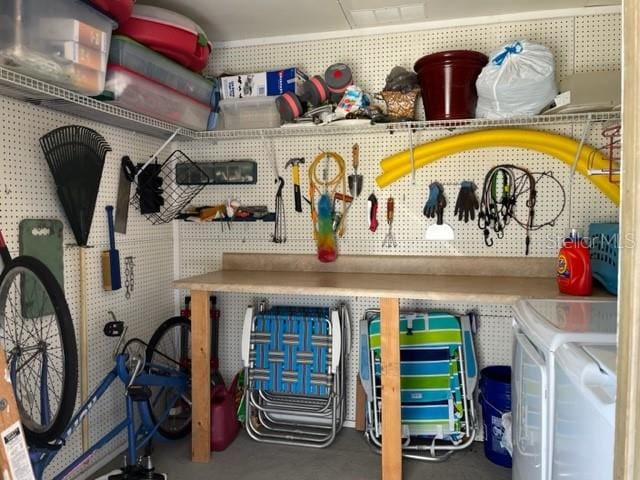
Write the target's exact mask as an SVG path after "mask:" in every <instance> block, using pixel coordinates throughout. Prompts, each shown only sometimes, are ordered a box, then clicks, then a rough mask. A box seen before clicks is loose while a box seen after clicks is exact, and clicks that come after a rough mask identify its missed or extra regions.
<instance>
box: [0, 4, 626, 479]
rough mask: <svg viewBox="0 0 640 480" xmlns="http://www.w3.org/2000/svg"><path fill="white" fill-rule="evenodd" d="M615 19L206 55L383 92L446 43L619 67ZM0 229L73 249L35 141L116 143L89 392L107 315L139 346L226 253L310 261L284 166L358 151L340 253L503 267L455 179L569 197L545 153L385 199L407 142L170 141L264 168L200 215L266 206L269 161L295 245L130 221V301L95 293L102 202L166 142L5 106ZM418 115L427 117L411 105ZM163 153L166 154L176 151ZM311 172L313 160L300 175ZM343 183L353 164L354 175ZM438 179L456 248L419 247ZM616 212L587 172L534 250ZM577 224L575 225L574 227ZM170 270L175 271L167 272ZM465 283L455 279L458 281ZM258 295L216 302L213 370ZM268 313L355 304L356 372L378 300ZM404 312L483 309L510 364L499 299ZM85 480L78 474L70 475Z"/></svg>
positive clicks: (114, 395)
mask: <svg viewBox="0 0 640 480" xmlns="http://www.w3.org/2000/svg"><path fill="white" fill-rule="evenodd" d="M620 23H621V22H620V15H616V14H611V15H598V16H585V17H575V18H557V19H548V20H540V21H523V22H517V23H509V24H493V25H478V26H470V27H465V28H459V29H454V28H450V29H440V30H429V31H423V32H412V33H397V34H387V35H378V36H370V37H360V38H353V39H348V38H343V39H329V40H324V41H320V40H317V41H305V42H299V43H293V44H279V45H266V46H247V47H238V48H226V49H216V50H214V52H213V54H212V61H211V62H210V72H209V73H221V72H256V71H261V70H265V69H272V68H274V67H276V68H277V67H281V66H288V65H296V66H298V67H300V68H301V69H303V70H304V71H305V72H307V73H309V74H321V73H322V72H324V70H325V69H326V67H327V66H328V65H330V64H332V63H335V62H345V63H348V64H349V65H350V66H351V67H352V70H353V74H354V78H355V80H356V83H357V84H358V85H360V86H361V87H362V88H364V89H365V90H367V91H370V92H376V91H379V90H380V89H381V88H382V86H383V84H384V78H385V76H386V75H387V73H388V72H389V71H390V70H391V68H392V67H394V66H395V65H402V66H405V67H411V66H412V65H413V63H414V62H415V60H416V59H418V58H419V57H421V56H422V55H425V54H428V53H431V52H436V51H439V50H444V49H451V48H470V49H475V50H479V51H483V52H485V53H488V52H490V51H491V50H492V49H494V48H496V47H497V46H498V45H500V44H502V43H504V42H507V41H511V40H514V39H518V38H528V39H529V40H532V41H537V42H541V43H544V44H545V45H547V46H549V47H550V48H551V50H552V51H553V52H554V54H555V57H556V64H557V73H558V77H562V76H565V75H567V74H570V73H573V72H586V71H594V70H607V69H619V68H620V45H621V26H620ZM0 115H1V117H2V119H3V125H2V127H3V128H2V129H0V179H1V182H2V184H1V185H0V198H1V200H2V201H1V202H0V225H1V226H2V229H3V232H4V234H5V237H6V239H7V242H8V244H9V247H10V249H11V251H12V252H13V253H14V254H15V253H16V252H17V251H18V225H19V222H20V221H21V220H23V219H25V218H57V219H62V220H63V221H64V225H65V243H66V244H74V240H73V236H72V234H71V230H70V227H69V224H68V222H67V220H66V218H65V215H64V213H63V211H62V209H61V207H60V205H59V202H58V198H57V195H56V192H55V187H54V183H53V180H52V178H51V175H50V172H49V170H48V167H47V165H46V162H45V160H44V157H43V155H42V153H41V151H40V147H39V144H38V139H39V138H40V136H42V135H43V134H45V133H46V132H48V131H50V130H52V129H54V128H56V127H59V126H62V125H67V124H72V123H74V124H80V125H86V126H88V127H90V128H94V129H96V130H97V131H98V132H100V133H101V134H102V135H103V136H104V137H105V138H106V140H107V141H108V142H109V144H110V145H111V146H112V148H113V152H111V153H109V154H108V156H107V161H106V164H105V169H104V173H103V177H102V183H101V189H100V194H99V197H98V202H97V206H96V212H95V216H94V221H93V227H92V231H91V236H90V239H89V243H90V245H91V246H93V248H92V249H90V250H89V251H88V252H87V258H88V267H87V278H88V279H89V286H88V299H87V300H88V306H89V319H90V320H89V328H88V334H89V348H90V351H89V359H90V364H89V380H90V389H92V388H94V387H95V386H96V385H97V384H98V382H99V380H100V379H101V378H102V377H103V375H104V374H105V373H106V372H107V371H108V370H109V369H110V368H111V367H112V356H111V354H112V348H113V346H114V345H113V342H115V340H113V339H108V338H106V337H104V335H103V333H102V327H103V325H104V323H105V321H107V320H108V316H107V312H108V311H109V310H112V311H114V312H115V314H116V316H117V317H118V318H119V319H123V320H125V321H126V322H127V324H128V325H129V337H130V338H131V337H134V336H138V337H140V338H142V339H148V338H149V337H150V335H151V333H152V332H153V331H154V330H155V328H156V327H157V326H158V325H159V324H160V323H161V322H162V321H163V320H164V319H166V318H168V317H169V316H171V315H172V314H173V313H174V311H175V310H174V309H175V307H176V305H175V304H174V295H173V290H172V288H171V281H172V280H173V278H175V277H184V276H188V275H194V274H199V273H203V272H206V271H210V270H215V269H217V268H219V267H220V266H221V258H222V257H221V256H222V252H224V251H229V252H230V251H235V252H258V253H265V254H266V253H314V252H315V245H314V243H313V240H312V227H311V221H310V218H309V212H308V209H306V207H305V212H304V213H296V212H295V211H294V209H293V193H292V186H291V183H290V175H291V174H290V171H288V170H285V168H284V165H285V163H286V161H287V160H288V159H289V158H291V157H294V156H296V157H298V156H303V157H305V158H306V159H307V162H308V163H309V162H310V161H311V160H312V159H313V158H314V157H315V156H316V155H317V154H318V153H319V152H320V151H322V150H331V151H336V152H338V153H340V154H341V155H342V156H343V157H344V158H345V160H346V161H347V164H349V161H350V152H351V146H352V145H353V144H354V143H358V144H359V145H360V150H361V168H360V173H361V174H362V175H363V176H364V179H365V180H364V190H363V193H362V195H361V196H360V197H359V198H358V199H357V200H356V201H355V202H354V204H353V206H352V207H351V210H350V212H349V214H348V228H347V233H346V235H345V237H344V238H343V239H341V240H340V241H339V250H340V253H341V254H387V255H412V254H413V255H416V254H417V255H489V256H498V257H501V256H502V257H507V256H514V255H515V256H519V255H522V253H523V249H524V233H523V231H522V230H520V229H519V228H517V227H516V226H515V225H511V226H510V227H508V229H507V231H506V233H505V238H504V239H503V240H500V241H496V245H495V246H494V247H493V248H491V249H489V248H486V247H485V246H484V243H483V239H482V234H481V232H480V230H479V229H478V228H477V227H476V226H475V224H471V223H470V224H467V225H465V224H462V223H459V222H458V221H457V220H454V219H453V204H454V203H455V197H456V195H457V189H458V187H457V185H458V184H459V182H460V181H461V180H463V179H465V180H474V181H475V182H476V183H477V184H480V183H481V181H482V179H483V177H484V173H485V172H486V171H487V170H488V169H489V168H490V167H491V166H493V165H495V164H497V163H503V162H510V163H515V164H518V165H522V166H525V167H527V168H529V169H531V170H532V171H536V172H545V171H553V173H554V175H555V176H556V178H558V179H560V180H561V181H563V183H564V185H565V190H566V181H567V179H568V173H569V169H568V167H567V166H565V165H562V164H560V163H558V162H557V161H555V160H552V159H549V158H548V157H545V156H544V155H542V154H539V153H535V152H528V151H523V150H513V149H500V148H498V149H487V150H482V151H475V152H467V153H462V154H459V155H455V156H451V157H448V158H446V159H443V160H441V161H439V162H437V163H435V164H433V165H430V166H428V167H425V168H422V169H420V170H418V171H417V174H416V180H415V184H413V183H412V182H411V179H410V178H408V177H407V178H405V179H403V180H401V181H398V182H396V183H394V184H393V185H391V186H389V187H388V188H386V189H384V190H380V189H377V188H374V182H373V180H374V178H375V176H376V175H377V174H378V173H379V167H378V161H379V160H380V159H381V158H383V157H385V156H387V155H389V154H392V153H395V152H397V151H400V150H404V149H406V148H407V147H408V146H409V138H408V137H407V135H403V134H394V135H390V134H375V135H370V134H359V135H353V136H338V137H331V136H325V137H309V138H304V137H291V138H287V137H280V138H277V139H265V140H260V141H256V140H250V141H247V140H241V141H221V142H219V143H214V142H211V141H198V142H174V145H173V147H175V148H180V149H182V150H183V151H184V152H185V153H186V154H187V155H189V156H190V157H191V158H192V159H193V160H195V161H211V160H231V159H240V158H252V159H255V160H256V161H257V162H258V164H259V166H258V175H259V179H258V183H257V184H256V185H255V186H235V187H232V188H231V187H229V188H223V187H207V188H206V189H205V190H204V191H203V193H202V194H200V196H199V197H198V198H197V199H196V201H195V203H196V204H199V205H205V204H217V203H220V202H223V201H225V200H226V199H230V198H237V199H238V200H240V201H241V202H242V203H244V204H266V205H268V206H269V208H270V209H273V208H274V196H275V192H276V186H275V185H274V177H275V172H274V168H273V167H272V161H271V158H272V155H271V151H273V152H274V156H275V163H276V165H277V169H278V170H279V172H280V174H281V175H282V176H283V177H285V179H286V180H287V185H286V188H285V192H284V203H285V208H286V223H287V228H288V240H287V243H284V244H274V243H272V242H271V241H270V237H271V233H272V231H273V224H271V223H264V224H263V223H256V224H240V223H236V224H233V225H232V228H231V230H230V231H224V232H223V231H222V226H221V224H207V225H196V224H187V223H182V222H176V223H174V225H173V227H172V226H170V225H165V226H152V225H151V224H149V223H148V222H147V221H146V220H145V219H143V218H142V217H140V216H139V215H138V214H137V213H136V212H135V211H133V210H132V211H131V212H130V216H129V225H128V231H127V235H126V236H121V235H117V242H118V248H119V250H120V254H121V257H122V258H124V257H126V256H134V257H135V263H136V267H135V285H136V288H135V290H134V292H133V295H132V298H131V300H129V301H127V300H126V299H125V297H124V289H123V290H120V291H117V292H104V291H103V290H102V286H101V274H100V252H101V251H102V250H103V249H106V248H107V243H108V236H107V227H106V219H105V214H104V206H105V205H107V204H113V203H115V198H116V188H117V180H118V168H119V165H120V158H121V157H122V156H123V155H125V154H126V155H129V156H131V158H132V159H133V160H134V161H142V160H144V159H146V158H148V157H149V156H150V155H151V154H152V153H153V152H154V151H155V150H156V149H157V148H158V147H159V146H160V144H161V141H160V140H157V139H153V138H150V137H146V136H143V135H137V134H135V133H132V132H129V131H125V130H120V129H117V128H113V127H107V126H105V125H102V124H99V123H94V122H89V121H85V120H80V119H78V118H75V117H71V116H68V115H64V114H61V113H56V112H53V111H50V110H46V109H42V108H39V107H36V106H32V105H27V104H24V103H21V102H18V101H14V100H11V99H8V98H3V97H0ZM418 115H419V117H423V112H422V107H421V106H419V107H418ZM582 128H583V125H571V124H567V125H561V126H557V127H553V128H550V130H552V131H555V132H559V133H563V134H566V135H571V136H573V137H576V138H577V137H579V136H580V135H581V133H582ZM598 128H599V127H598V126H597V125H594V126H593V127H592V129H591V132H590V134H589V137H588V142H589V143H591V144H592V145H596V146H597V145H600V144H601V143H602V139H601V138H599V133H598ZM450 134H452V132H445V131H443V132H433V131H425V132H418V133H416V134H415V136H414V143H415V144H419V143H423V142H427V141H430V140H433V139H436V138H440V137H443V136H445V135H450ZM170 150H171V149H169V150H168V151H170ZM308 163H307V165H308ZM347 170H348V171H347V173H350V170H351V169H350V168H348V169H347ZM434 180H439V181H440V182H441V183H443V184H444V186H445V191H446V195H447V197H448V201H449V208H447V210H446V212H445V221H446V222H448V223H449V224H451V225H452V226H453V227H454V230H455V232H456V238H455V240H454V241H452V242H448V243H428V242H425V241H424V240H422V235H423V232H424V228H425V227H426V226H427V221H426V219H425V218H424V217H423V216H422V215H421V211H422V205H423V203H424V199H425V195H426V191H427V188H428V185H429V183H431V182H432V181H434ZM302 184H303V191H305V192H306V190H307V188H306V186H307V172H306V168H305V167H303V168H302ZM374 190H375V193H376V195H377V196H378V200H379V202H380V210H379V219H380V220H382V219H383V216H384V203H385V200H386V198H387V197H388V196H393V197H395V199H396V221H395V223H394V231H395V233H396V237H397V240H398V247H397V248H395V249H384V248H382V240H383V238H384V235H385V233H386V225H384V222H383V221H381V226H380V228H379V229H378V231H377V232H376V233H375V234H373V233H371V232H369V231H368V230H367V221H366V198H367V196H368V195H369V193H371V191H374ZM560 196H561V195H560V193H559V192H558V191H557V189H555V188H553V187H552V186H549V185H547V186H545V185H541V188H540V193H539V197H538V208H537V210H536V216H537V218H541V219H544V218H548V217H550V216H553V215H554V214H555V212H557V211H558V210H559V208H560V207H561V204H562V201H561V199H560ZM616 219H617V209H616V208H615V206H614V205H612V204H611V202H609V201H608V200H607V199H606V198H605V197H604V196H603V195H602V194H600V193H599V191H597V190H596V189H595V188H594V187H593V186H592V185H591V184H590V183H589V182H588V181H586V180H585V179H583V178H582V177H580V176H577V177H576V179H575V183H574V187H573V215H572V218H571V219H569V218H568V214H567V211H566V209H565V211H564V212H563V214H562V215H561V217H560V218H559V220H558V222H557V223H556V225H555V226H554V227H552V228H548V229H545V230H544V231H540V232H536V233H535V234H534V235H533V238H532V251H531V254H532V255H533V256H545V257H547V256H553V255H555V252H556V250H557V240H558V239H559V238H561V237H562V235H563V234H564V233H565V232H566V229H567V228H568V226H569V224H571V225H572V226H576V227H578V228H581V229H582V230H584V229H585V228H586V226H587V225H588V224H589V223H590V222H593V221H614V220H616ZM570 220H571V221H570ZM64 260H65V293H66V297H67V301H68V303H69V306H70V309H71V313H72V316H73V318H74V320H75V322H76V330H77V322H78V319H79V285H78V283H79V282H78V279H79V274H78V270H79V265H78V251H77V248H75V247H68V248H65V252H64ZM174 265H175V268H174ZM461 273H463V272H461ZM257 300H259V298H255V297H252V296H249V295H221V296H220V298H219V302H220V308H221V310H222V312H223V313H222V314H223V322H222V330H221V338H222V339H223V341H222V344H221V360H222V362H221V365H222V369H223V373H224V375H225V377H226V378H227V379H229V378H230V377H231V376H232V374H233V373H235V372H236V371H237V370H238V369H239V368H240V357H239V351H240V349H239V340H240V334H241V325H242V318H243V316H244V315H243V314H244V308H245V307H246V306H247V304H249V303H253V302H255V301H257ZM269 301H270V303H271V304H293V303H296V304H306V305H311V304H313V305H322V304H324V305H326V306H334V305H337V304H338V303H340V302H342V301H344V302H346V303H347V304H348V306H349V309H350V312H351V318H352V326H353V341H352V346H353V349H352V353H351V356H350V358H349V374H350V378H351V379H353V378H355V376H356V373H357V361H356V359H357V350H356V349H357V341H356V339H357V335H358V324H359V319H360V318H361V316H362V314H363V313H364V311H365V310H366V309H367V308H374V307H376V302H375V301H374V300H372V299H365V298H337V299H326V298H323V297H313V296H304V297H294V296H274V297H271V298H269ZM401 307H402V308H406V309H410V308H420V309H430V310H434V309H442V310H450V311H453V312H457V313H463V312H465V311H467V310H469V309H471V308H474V309H476V310H477V311H478V312H479V314H480V323H479V329H478V336H477V346H478V357H479V363H480V365H481V366H484V365H488V364H496V363H508V362H509V361H510V356H511V333H510V320H509V318H510V309H509V308H508V307H505V306H500V305H482V306H474V305H464V304H436V303H431V302H408V301H403V302H402V303H401ZM349 385H350V387H349V388H350V390H349V414H348V419H349V420H353V418H354V391H353V383H352V382H349ZM123 410H124V409H123V404H122V387H120V386H119V385H116V386H115V387H113V388H112V389H111V390H110V391H109V392H108V393H107V394H106V395H105V396H104V397H103V398H102V399H101V401H100V402H99V403H98V404H97V405H96V406H95V408H94V409H93V411H92V412H91V414H90V424H91V441H92V442H94V441H95V440H97V439H98V438H100V437H101V436H102V435H103V434H105V433H106V432H107V431H108V430H110V429H111V428H112V427H113V426H114V425H115V424H116V423H117V422H118V421H119V419H120V418H122V416H123V414H124V413H123ZM124 441H125V439H124V438H123V437H120V438H118V439H117V440H116V441H114V442H113V443H112V444H111V445H110V446H108V447H107V448H105V449H103V450H102V451H100V452H98V454H96V456H95V457H94V458H93V459H92V462H93V463H95V462H97V461H99V460H100V459H101V458H104V457H105V456H106V455H109V454H110V453H111V452H113V451H114V450H115V449H120V448H121V447H122V445H123V444H124ZM79 453H80V435H79V434H76V435H74V437H73V438H72V439H71V441H70V442H69V444H68V445H67V446H65V448H64V449H63V450H62V452H61V453H60V455H59V456H58V460H57V461H56V462H55V463H54V464H52V465H51V467H50V468H49V469H48V471H47V478H49V477H51V476H52V475H53V474H55V473H56V472H57V471H58V470H59V467H60V466H61V465H65V464H68V463H69V462H70V461H71V460H72V459H73V458H75V457H76V456H77V455H78V454H79ZM79 476H80V477H82V476H83V475H82V473H80V474H79Z"/></svg>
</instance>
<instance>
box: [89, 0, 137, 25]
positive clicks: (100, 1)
mask: <svg viewBox="0 0 640 480" xmlns="http://www.w3.org/2000/svg"><path fill="white" fill-rule="evenodd" d="M89 1H90V2H91V4H92V5H93V6H94V7H96V8H97V9H98V10H100V11H101V12H102V13H104V14H105V15H108V16H109V17H111V18H113V19H114V20H115V21H116V22H118V24H122V23H124V22H126V21H127V20H129V17H131V13H132V12H133V0H89Z"/></svg>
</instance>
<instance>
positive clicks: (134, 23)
mask: <svg viewBox="0 0 640 480" xmlns="http://www.w3.org/2000/svg"><path fill="white" fill-rule="evenodd" d="M116 33H118V34H120V35H126V36H127V37H130V38H133V39H134V40H136V41H137V42H140V43H142V44H143V45H146V46H147V47H149V48H151V49H152V50H155V51H156V52H159V53H161V54H163V55H165V56H166V57H169V58H171V59H172V60H174V61H176V62H178V63H179V64H181V65H183V66H184V67H186V68H188V69H189V70H193V71H195V72H201V71H202V70H204V69H205V67H206V66H207V62H208V60H209V54H210V53H211V50H212V45H211V42H209V40H208V39H207V36H206V34H205V33H204V30H202V28H200V26H199V25H198V24H196V23H195V22H194V21H193V20H191V19H189V18H187V17H185V16H184V15H181V14H179V13H176V12H172V11H171V10H166V9H164V8H159V7H153V6H150V5H135V6H134V8H133V14H132V15H131V18H129V20H127V21H126V22H123V23H122V24H121V25H120V26H119V28H118V30H117V32H116Z"/></svg>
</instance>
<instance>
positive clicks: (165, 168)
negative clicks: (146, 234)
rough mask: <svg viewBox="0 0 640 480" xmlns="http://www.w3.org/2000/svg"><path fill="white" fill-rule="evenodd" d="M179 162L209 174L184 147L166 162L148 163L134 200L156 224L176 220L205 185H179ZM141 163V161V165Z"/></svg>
mask: <svg viewBox="0 0 640 480" xmlns="http://www.w3.org/2000/svg"><path fill="white" fill-rule="evenodd" d="M178 163H180V164H190V165H191V166H192V168H194V169H197V170H198V171H199V173H200V175H201V178H205V179H208V178H209V177H208V176H207V174H206V173H205V172H204V170H202V169H201V168H200V167H199V166H198V164H196V163H195V162H193V161H192V160H191V159H190V158H189V157H187V156H186V155H185V154H184V153H182V152H181V151H180V150H176V151H175V152H173V153H172V154H171V155H170V156H169V158H167V159H166V160H165V161H164V162H163V163H158V162H157V161H156V162H155V163H150V164H149V165H147V167H146V168H145V169H144V170H142V171H140V173H139V174H138V176H137V177H136V179H135V180H134V184H135V186H136V191H135V193H134V194H133V197H131V202H130V203H131V205H132V206H133V207H135V208H136V209H138V210H139V211H140V213H141V214H142V215H144V216H145V217H146V218H147V220H149V221H150V222H151V223H152V224H153V225H160V224H163V223H169V222H171V221H172V220H174V219H175V218H176V217H177V216H178V214H179V213H180V212H181V211H182V210H183V209H184V208H185V207H186V206H187V205H189V204H190V203H191V201H192V200H193V199H194V198H195V197H196V195H198V193H200V192H201V191H202V189H203V188H204V187H205V185H204V184H203V185H178V184H177V183H176V165H177V164H178ZM141 166H142V165H138V168H140V167H141ZM206 183H208V182H206Z"/></svg>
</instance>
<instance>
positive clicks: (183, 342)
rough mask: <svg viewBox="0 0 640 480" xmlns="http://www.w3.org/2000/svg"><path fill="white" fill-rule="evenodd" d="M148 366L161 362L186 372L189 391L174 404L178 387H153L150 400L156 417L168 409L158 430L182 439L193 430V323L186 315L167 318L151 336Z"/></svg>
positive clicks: (170, 436) (167, 366)
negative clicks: (167, 414) (167, 413)
mask: <svg viewBox="0 0 640 480" xmlns="http://www.w3.org/2000/svg"><path fill="white" fill-rule="evenodd" d="M146 357H147V358H146V360H147V366H152V365H161V366H163V367H165V368H170V369H173V370H177V371H179V372H182V373H184V374H186V375H187V377H188V383H187V391H186V392H183V394H182V395H181V396H180V398H178V400H177V401H175V402H174V403H173V404H172V405H170V404H169V403H170V402H171V401H172V400H173V399H174V398H175V395H176V392H175V389H172V388H168V387H163V388H160V387H152V388H151V390H152V396H151V399H150V400H149V403H150V410H151V415H152V417H153V419H154V422H155V421H156V420H155V419H156V418H158V417H160V416H161V415H163V414H164V413H165V412H166V411H169V416H168V417H167V418H166V419H165V420H164V421H163V422H162V423H161V424H160V426H159V427H158V432H160V434H161V435H162V436H164V437H165V438H168V439H172V440H175V439H178V438H183V437H185V436H186V435H188V434H189V433H190V432H191V322H190V321H189V319H187V318H185V317H173V318H170V319H169V320H167V321H165V322H164V323H163V324H162V325H160V326H159V327H158V329H157V330H156V331H155V332H154V334H153V335H152V336H151V340H149V345H148V346H147V352H146Z"/></svg>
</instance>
